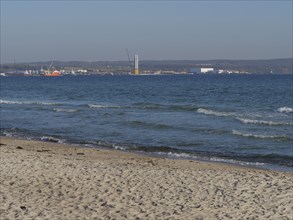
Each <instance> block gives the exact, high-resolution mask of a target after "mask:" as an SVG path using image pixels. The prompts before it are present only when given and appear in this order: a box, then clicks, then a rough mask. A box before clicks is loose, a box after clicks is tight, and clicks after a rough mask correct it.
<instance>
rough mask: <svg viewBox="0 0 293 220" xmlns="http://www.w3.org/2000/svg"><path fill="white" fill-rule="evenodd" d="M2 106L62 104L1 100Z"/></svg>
mask: <svg viewBox="0 0 293 220" xmlns="http://www.w3.org/2000/svg"><path fill="white" fill-rule="evenodd" d="M0 104H6V105H59V104H60V103H54V102H39V101H9V100H2V99H1V100H0Z"/></svg>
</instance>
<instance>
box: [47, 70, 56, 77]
mask: <svg viewBox="0 0 293 220" xmlns="http://www.w3.org/2000/svg"><path fill="white" fill-rule="evenodd" d="M44 76H60V72H59V71H57V70H55V71H53V72H52V73H51V72H50V71H46V72H45V74H44Z"/></svg>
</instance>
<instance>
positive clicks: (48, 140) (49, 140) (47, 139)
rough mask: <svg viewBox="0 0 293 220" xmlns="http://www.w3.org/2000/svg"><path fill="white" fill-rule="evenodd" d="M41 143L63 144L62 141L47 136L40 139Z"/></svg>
mask: <svg viewBox="0 0 293 220" xmlns="http://www.w3.org/2000/svg"><path fill="white" fill-rule="evenodd" d="M41 140H42V141H47V142H54V143H63V141H62V140H60V139H58V138H54V137H49V136H43V137H41Z"/></svg>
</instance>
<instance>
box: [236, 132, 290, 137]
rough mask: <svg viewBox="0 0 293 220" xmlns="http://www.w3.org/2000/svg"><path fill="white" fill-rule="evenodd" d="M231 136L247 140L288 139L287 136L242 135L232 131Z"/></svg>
mask: <svg viewBox="0 0 293 220" xmlns="http://www.w3.org/2000/svg"><path fill="white" fill-rule="evenodd" d="M232 134H234V135H238V136H242V137H249V138H261V139H288V137H287V136H282V135H262V134H249V133H242V132H239V131H236V130H233V131H232Z"/></svg>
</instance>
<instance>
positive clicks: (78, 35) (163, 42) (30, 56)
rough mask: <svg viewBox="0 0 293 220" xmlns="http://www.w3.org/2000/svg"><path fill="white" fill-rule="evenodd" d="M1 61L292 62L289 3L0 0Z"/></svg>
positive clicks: (290, 9) (291, 4)
mask: <svg viewBox="0 0 293 220" xmlns="http://www.w3.org/2000/svg"><path fill="white" fill-rule="evenodd" d="M0 4H1V21H0V22H1V35H0V36H1V59H0V62H1V63H13V62H14V60H16V62H18V63H20V62H37V61H50V60H56V61H57V60H58V61H89V62H91V61H93V62H94V61H125V60H127V59H128V58H127V54H126V49H127V48H128V49H129V52H130V56H131V58H132V56H133V54H135V53H136V54H139V56H140V60H221V59H240V60H253V59H279V58H292V57H293V55H292V53H293V52H292V46H293V44H292V37H293V36H292V32H293V29H292V26H293V24H292V14H293V13H292V6H293V3H292V1H234V2H232V1H221V2H215V1H207V2H202V1H183V2H182V1H180V2H179V1H159V2H155V1H149V2H148V1H139V2H134V1H121V2H120V1H109V2H106V1H6V0H1V3H0Z"/></svg>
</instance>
